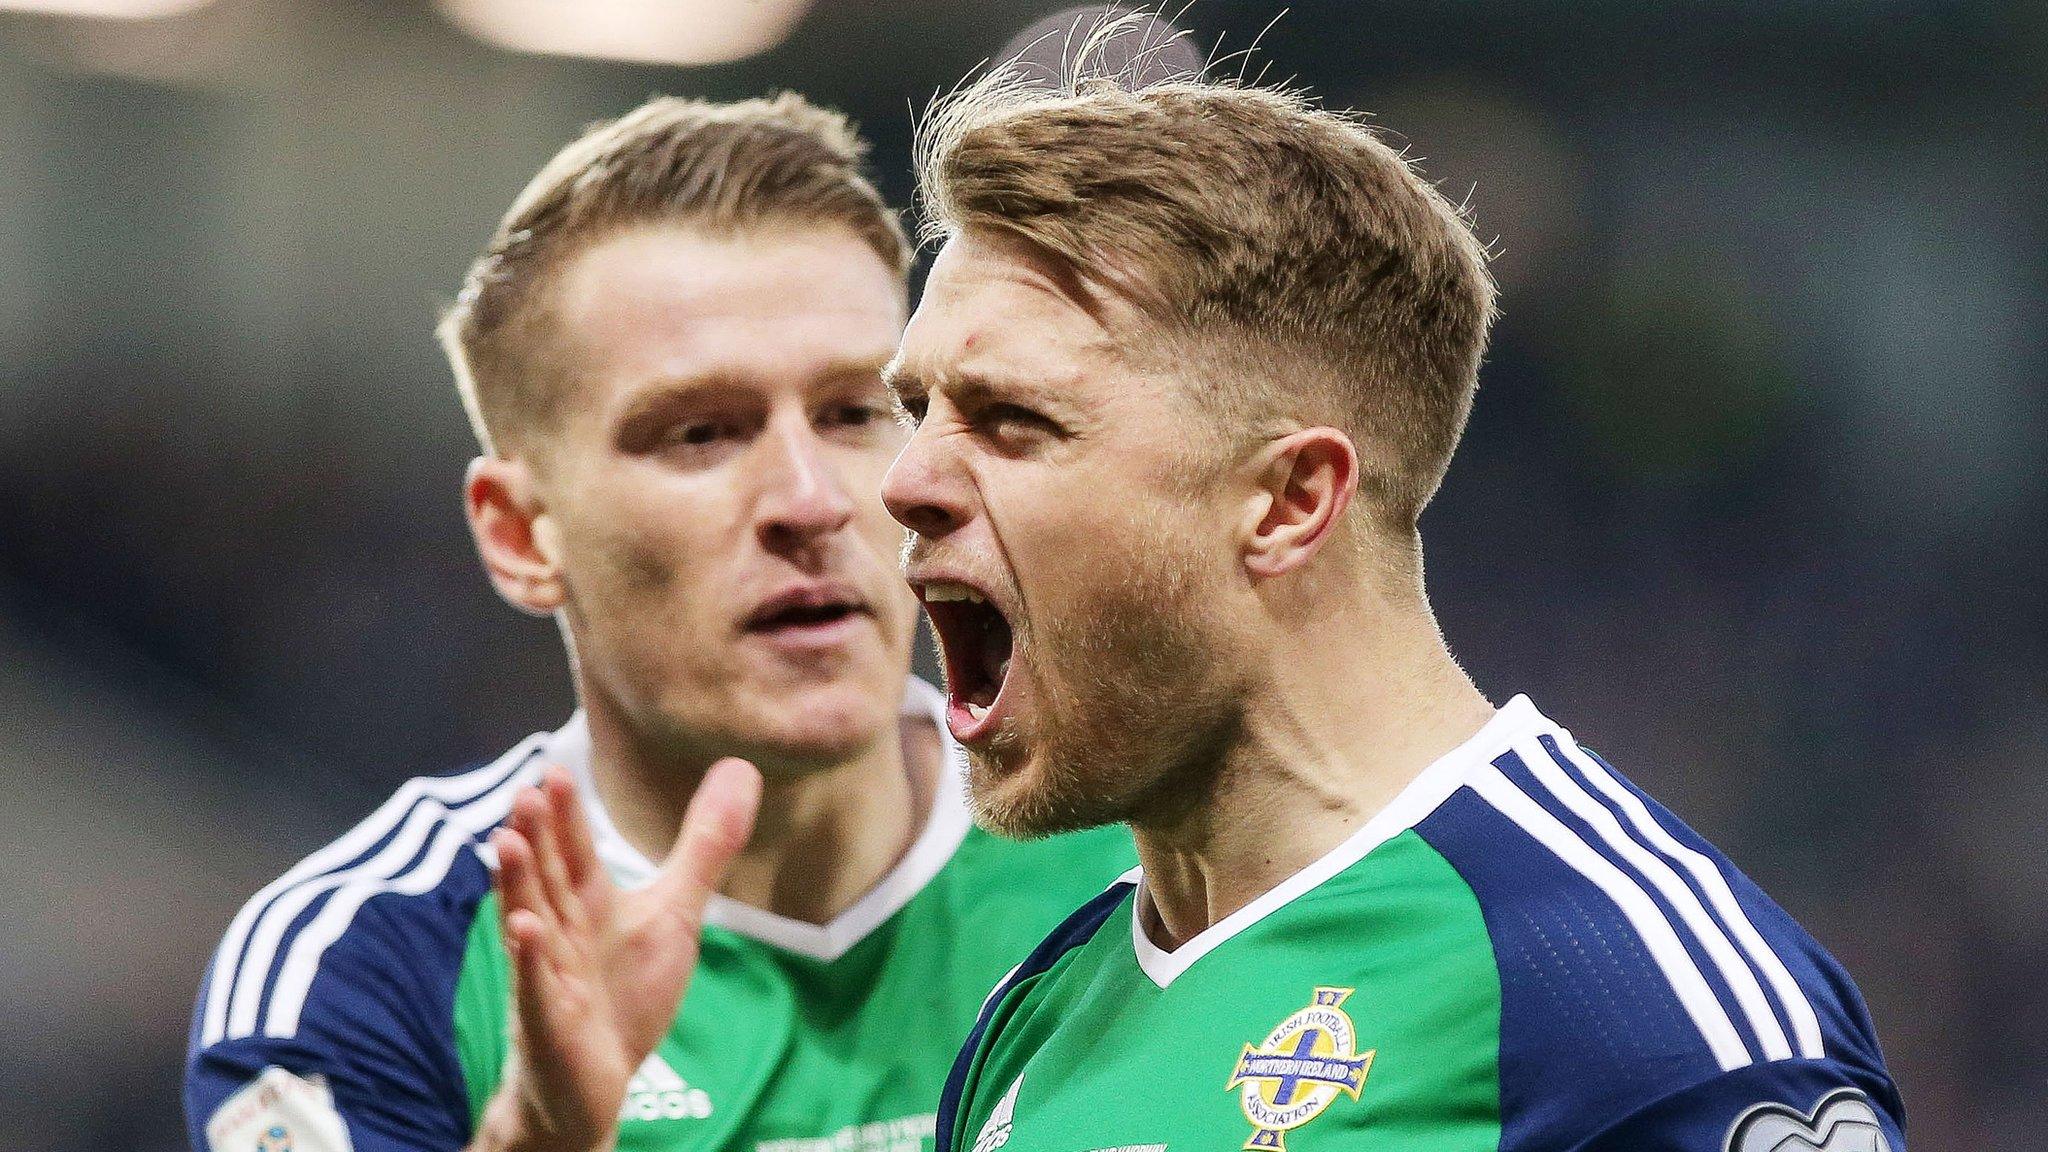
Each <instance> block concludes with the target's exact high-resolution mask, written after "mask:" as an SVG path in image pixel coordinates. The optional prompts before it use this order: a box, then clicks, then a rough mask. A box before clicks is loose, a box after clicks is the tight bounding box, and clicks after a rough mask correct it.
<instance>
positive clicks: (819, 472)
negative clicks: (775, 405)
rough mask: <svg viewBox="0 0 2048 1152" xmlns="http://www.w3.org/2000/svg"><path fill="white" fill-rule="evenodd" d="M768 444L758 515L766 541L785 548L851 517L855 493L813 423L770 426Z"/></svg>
mask: <svg viewBox="0 0 2048 1152" xmlns="http://www.w3.org/2000/svg"><path fill="white" fill-rule="evenodd" d="M763 447H765V448H766V449H767V450H768V453H769V457H768V474H767V475H766V476H765V477H763V479H762V487H761V504H760V515H759V524H760V532H761V538H762V542H763V543H764V544H766V545H767V546H768V547H769V548H770V549H772V550H784V549H787V548H790V547H792V546H798V545H802V544H804V543H806V542H808V541H810V540H814V539H816V538H818V537H820V536H829V535H831V534H832V533H834V532H837V531H839V530H840V529H841V528H844V527H846V526H847V524H849V523H851V522H852V520H853V514H854V511H855V508H856V505H855V504H854V500H853V497H852V495H851V494H849V493H848V492H847V491H846V486H845V485H844V484H843V483H841V482H840V477H839V473H838V470H837V469H835V468H834V467H833V466H832V462H831V460H830V459H829V458H828V457H827V456H826V454H825V445H824V444H823V442H821V441H820V440H819V438H818V434H817V432H816V431H814V430H813V429H812V428H811V426H810V425H809V424H808V423H801V424H799V423H797V422H794V421H791V422H789V423H787V424H784V425H781V426H777V427H772V428H770V429H769V431H768V443H767V444H765V445H764V446H763Z"/></svg>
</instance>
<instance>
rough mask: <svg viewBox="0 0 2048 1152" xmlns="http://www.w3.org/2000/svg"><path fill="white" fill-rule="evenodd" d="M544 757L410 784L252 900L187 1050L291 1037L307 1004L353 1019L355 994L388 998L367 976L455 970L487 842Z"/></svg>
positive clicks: (485, 886) (221, 956) (484, 875)
mask: <svg viewBox="0 0 2048 1152" xmlns="http://www.w3.org/2000/svg"><path fill="white" fill-rule="evenodd" d="M540 745H541V741H540V740H539V738H533V739H528V740H526V741H523V742H521V743H520V744H519V745H518V746H517V747H515V748H513V749H512V750H510V751H509V752H507V753H506V754H504V755H503V756H501V757H499V758H498V759H496V760H494V761H492V762H490V763H488V764H485V765H483V766H481V767H477V768H471V769H468V770H465V771H460V772H455V773H450V774H447V775H441V776H422V777H416V778H414V779H412V780H408V781H407V782H406V783H405V784H404V785H402V786H401V787H399V788H398V789H397V791H396V792H394V793H393V794H392V796H391V797H390V798H389V799H388V800H386V801H385V802H384V803H383V804H382V805H380V806H379V807H378V808H377V809H376V811H375V812H373V813H371V814H370V815H369V816H368V817H367V818H365V819H364V820H362V821H361V822H360V823H358V824H356V825H355V826H354V827H353V828H350V829H349V830H348V831H346V832H344V833H343V834H342V835H340V836H338V837H336V838H335V839H334V840H332V841H330V842H329V843H327V844H326V845H324V846H323V847H321V848H320V849H318V850H316V851H314V852H313V853H311V854H309V855H308V856H306V857H305V858H304V859H303V860H300V861H299V862H298V863H297V864H295V865H293V866H292V867H291V868H290V869H287V870H286V871H285V873H284V874H283V875H281V876H279V877H278V878H277V879H275V880H273V881H272V882H271V883H269V884H267V885H265V886H264V887H263V888H262V889H261V890H259V891H258V892H256V894H255V895H253V896H252V897H250V899H249V900H248V901H247V902H246V903H245V904H243V906H242V908H241V910H240V911H239V912H237V914H236V915H235V917H234V919H233V920H232V921H231V922H230V923H229V925H228V928H227V930H226V932H225V933H224V934H223V936H222V939H221V943H220V946H219V948H218V950H217V951H216V953H215V955H214V958H213V963H212V964H211V965H210V967H209V969H208V972H207V976H206V981H205V984H204V986H203V987H202V989H201V993H200V1002H199V1012H198V1018H197V1020H196V1021H195V1027H194V1041H195V1047H204V1046H206V1045H210V1044H215V1043H219V1042H222V1041H226V1040H234V1039H239V1038H246V1037H270V1038H273V1039H279V1038H290V1037H292V1036H294V1035H296V1034H297V1033H298V1031H299V1030H300V1027H301V1024H302V1022H303V1019H304V1017H305V1015H306V1013H307V1012H308V1010H309V1004H311V1002H313V1001H315V1000H316V993H317V994H318V995H317V999H319V1000H329V999H335V998H336V997H339V999H340V1000H341V1001H342V1003H339V1004H335V1005H331V1007H333V1008H334V1009H335V1010H338V1011H340V1012H343V1013H354V1012H356V1011H358V1010H360V1008H361V1006H360V1005H358V1004H355V1003H351V1002H350V1001H352V1000H353V999H354V997H353V996H351V995H350V989H352V988H356V987H358V986H361V985H364V984H376V985H378V986H386V985H385V984H384V982H383V981H381V980H374V979H366V977H368V976H369V974H370V972H371V970H384V971H392V970H398V971H405V972H419V973H422V974H424V973H425V972H426V971H428V970H432V969H440V968H446V967H449V965H450V964H452V963H453V962H455V961H456V960H457V959H459V952H460V949H461V946H462V941H463V939H464V938H465V937H466V935H467V933H468V928H469V919H470V917H471V916H472V915H473V914H474V912H475V909H476V906H477V904H478V902H479V901H480V900H481V899H482V897H483V896H484V895H485V894H486V893H487V892H488V891H489V888H490V872H489V867H488V861H487V860H486V859H485V855H486V853H487V848H486V847H485V844H484V838H485V837H486V836H488V834H489V832H490V830H491V829H492V828H494V827H496V826H497V825H498V824H499V823H500V822H502V821H503V820H504V818H505V816H506V815H507V813H508V812H509V811H510V806H511V801H512V797H513V795H514V794H515V793H516V791H517V790H518V788H519V787H520V786H522V785H524V784H526V783H529V782H531V780H532V779H533V778H534V777H535V776H536V775H537V773H538V771H539V767H540V765H539V757H538V752H539V748H540ZM451 949H452V951H451ZM450 970H451V971H452V969H450ZM337 977H338V978H337ZM311 1006H312V1007H313V1008H315V1009H317V1008H319V1007H321V1005H318V1004H312V1005H311Z"/></svg>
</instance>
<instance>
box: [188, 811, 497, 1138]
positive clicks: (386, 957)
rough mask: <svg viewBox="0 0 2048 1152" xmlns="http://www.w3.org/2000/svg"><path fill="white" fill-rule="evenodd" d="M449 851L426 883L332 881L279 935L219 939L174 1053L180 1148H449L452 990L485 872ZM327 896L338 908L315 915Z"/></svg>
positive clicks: (461, 1126)
mask: <svg viewBox="0 0 2048 1152" xmlns="http://www.w3.org/2000/svg"><path fill="white" fill-rule="evenodd" d="M456 856H457V858H456V859H453V860H451V861H450V863H449V866H448V868H447V870H446V871H445V872H443V873H442V875H441V879H440V880H439V881H438V882H437V883H435V884H433V885H432V886H431V887H428V888H427V889H426V890H424V891H418V892H415V891H410V890H408V888H409V886H406V885H403V884H402V883H401V884H392V883H388V882H387V883H384V884H381V885H374V886H371V889H370V891H369V892H368V893H367V894H365V893H364V891H363V890H362V889H361V888H358V889H356V890H353V891H352V890H350V889H349V887H348V886H347V884H346V883H337V884H334V885H331V886H330V888H331V890H330V891H327V892H324V893H322V894H321V896H320V897H319V899H318V900H316V901H314V902H311V903H309V904H308V906H307V907H306V908H305V909H304V910H303V912H302V913H301V914H300V915H299V916H298V918H297V920H296V921H295V922H294V923H293V924H291V925H290V926H289V927H288V928H286V929H285V930H284V931H283V932H282V933H281V934H278V935H276V936H274V937H270V938H266V937H265V936H264V935H263V934H262V933H261V932H260V931H259V932H257V933H254V934H252V936H253V940H254V942H253V943H247V944H244V946H242V947H241V948H239V949H232V950H231V946H232V945H233V944H234V943H235V937H234V934H233V933H232V931H231V934H230V940H229V941H228V942H227V943H225V944H224V945H223V947H222V950H221V952H220V953H219V954H217V955H216V956H215V958H214V962H213V966H212V969H211V971H210V972H209V974H208V978H207V981H206V986H205V987H204V988H203V989H202V990H201V994H200V999H199V1005H198V1009H197V1012H196V1013H195V1016H194V1021H193V1030H192V1042H191V1051H190V1056H189V1058H188V1060H187V1063H186V1068H185V1086H184V1096H185V1112H186V1123H187V1128H188V1133H189V1136H190V1139H191V1144H192V1147H193V1149H194V1152H282V1150H283V1149H286V1148H289V1149H291V1150H292V1152H459V1150H460V1149H461V1148H462V1147H463V1146H464V1144H465V1143H466V1142H467V1141H468V1139H469V1136H470V1131H471V1117H470V1114H469V1112H470V1108H469V1098H468V1093H467V1090H466V1087H465V1082H464V1079H463V1071H462V1066H461V1062H460V1059H459V1057H458V1056H457V1054H456V1050H455V1038H454V1018H453V1002H454V994H455V985H456V981H457V978H458V976H459V972H460V967H461V963H462V957H463V952H464V948H465V946H466V942H467V936H468V931H467V930H468V926H469V923H470V920H471V919H472V918H473V916H474V915H475V912H476V909H477V905H478V903H479V901H480V899H481V896H482V894H483V893H484V892H485V891H487V890H488V888H489V873H488V871H487V869H485V867H484V865H483V863H482V862H481V861H480V860H479V859H477V857H476V855H475V853H474V852H473V851H471V850H470V849H469V848H468V847H467V846H466V845H465V846H463V847H461V848H460V849H459V850H458V852H457V853H456ZM349 900H358V906H357V907H355V908H353V909H346V908H344V907H343V905H341V904H337V903H336V902H337V901H349ZM325 909H338V910H339V911H338V912H337V913H336V914H335V915H334V918H333V919H330V920H328V921H327V922H325V923H323V922H322V919H321V918H322V916H323V915H325V914H326V913H325V912H324V910H325ZM343 913H345V916H344V915H343ZM343 920H345V922H342V923H340V924H339V925H338V926H337V923H336V921H343ZM337 930H338V934H334V935H333V937H332V939H331V940H330V939H326V936H327V935H329V934H333V933H337ZM224 966H225V967H224ZM221 997H226V998H228V1000H230V1001H233V1000H235V999H237V998H240V999H241V1000H243V1001H246V1003H245V1004H233V1005H230V1004H228V1003H225V1002H224V1003H223V1004H221V1005H219V1006H216V1004H215V1000H216V999H217V998H221ZM230 1007H234V1008H237V1009H239V1011H229V1008H230ZM251 1009H253V1011H251Z"/></svg>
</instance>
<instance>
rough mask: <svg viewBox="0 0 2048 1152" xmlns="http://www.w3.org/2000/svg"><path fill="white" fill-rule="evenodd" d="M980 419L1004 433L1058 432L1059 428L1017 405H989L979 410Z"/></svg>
mask: <svg viewBox="0 0 2048 1152" xmlns="http://www.w3.org/2000/svg"><path fill="white" fill-rule="evenodd" d="M981 419H982V422H983V423H984V424H987V425H988V426H989V427H991V428H994V429H996V430H998V431H1004V432H1044V433H1052V434H1058V433H1059V431H1060V426H1059V425H1057V424H1055V423H1053V422H1052V421H1051V420H1050V419H1048V418H1046V417H1045V416H1042V415H1040V414H1039V413H1037V412H1033V411H1032V410H1031V409H1029V408H1025V407H1023V406H1022V405H1018V404H991V405H989V406H988V407H986V408H983V409H982V410H981Z"/></svg>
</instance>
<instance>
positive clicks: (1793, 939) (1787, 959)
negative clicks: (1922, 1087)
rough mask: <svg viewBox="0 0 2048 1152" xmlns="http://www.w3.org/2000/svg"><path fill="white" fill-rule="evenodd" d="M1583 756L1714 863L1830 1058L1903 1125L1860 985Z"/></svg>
mask: <svg viewBox="0 0 2048 1152" xmlns="http://www.w3.org/2000/svg"><path fill="white" fill-rule="evenodd" d="M1580 751H1582V752H1585V753H1586V755H1587V756H1589V757H1591V758H1592V759H1593V760H1594V761H1595V762H1596V763H1598V764H1599V765H1600V766H1601V767H1603V768H1606V769H1607V771H1608V773H1609V774H1610V775H1612V776H1613V777H1614V778H1615V779H1616V781H1618V782H1619V783H1620V784H1621V786H1622V787H1624V788H1626V789H1628V790H1629V791H1630V792H1632V793H1634V794H1635V795H1636V797H1637V798H1638V799H1640V800H1642V802H1643V804H1644V805H1645V807H1647V808H1648V809H1649V811H1650V814H1651V816H1652V817H1654V818H1655V819H1656V821H1657V823H1658V824H1660V825H1662V826H1663V828H1664V830H1665V831H1666V832H1668V833H1669V834H1670V835H1671V837H1672V838H1673V839H1675V840H1677V841H1678V842H1679V843H1680V844H1683V845H1685V846H1686V847H1688V848H1691V849H1692V850H1693V851H1695V852H1698V853H1700V854H1702V855H1704V856H1706V857H1707V858H1708V859H1709V860H1712V861H1713V862H1714V864H1715V866H1716V867H1717V868H1718V869H1719V870H1720V872H1721V875H1722V876H1723V877H1725V878H1726V879H1727V881H1728V886H1729V889H1730V890H1731V891H1732V892H1733V893H1734V895H1735V900H1736V902H1737V903H1738V904H1740V905H1741V906H1742V910H1743V912H1744V913H1745V914H1746V915H1747V916H1748V917H1749V921H1750V923H1751V924H1753V925H1755V927H1756V930H1757V933H1758V934H1759V935H1761V936H1762V937H1763V938H1764V942H1765V943H1766V944H1768V945H1769V946H1770V948H1771V951H1772V952H1774V953H1776V954H1777V956H1778V959H1779V960H1780V961H1782V962H1783V963H1784V965H1785V967H1786V969H1787V970H1788V971H1790V972H1791V974H1792V978H1793V979H1794V980H1796V981H1797V982H1798V984H1799V987H1800V988H1801V989H1802V990H1804V992H1805V993H1806V998H1807V1000H1808V1002H1809V1003H1811V1004H1812V1005H1813V1009H1814V1014H1815V1015H1816V1016H1818V1017H1819V1019H1820V1030H1821V1038H1822V1041H1823V1044H1824V1046H1825V1048H1826V1054H1827V1055H1828V1056H1829V1057H1830V1058H1832V1059H1834V1060H1837V1061H1839V1062H1841V1063H1842V1064H1844V1065H1846V1066H1849V1067H1853V1068H1858V1069H1864V1070H1868V1071H1872V1072H1874V1073H1876V1075H1875V1076H1874V1077H1873V1078H1872V1086H1871V1088H1870V1092H1871V1095H1872V1098H1873V1099H1874V1100H1875V1101H1876V1102H1877V1103H1878V1104H1879V1105H1880V1106H1881V1107H1883V1109H1884V1110H1885V1111H1886V1112H1887V1113H1889V1114H1890V1115H1892V1116H1894V1117H1898V1118H1899V1119H1900V1121H1901V1122H1903V1120H1904V1117H1905V1105H1904V1103H1903V1102H1902V1101H1901V1100H1900V1099H1899V1095H1898V1091H1897V1089H1896V1088H1895V1087H1893V1086H1892V1084H1891V1083H1890V1080H1889V1077H1888V1076H1886V1075H1885V1074H1884V1070H1885V1063H1884V1055H1883V1052H1882V1050H1881V1049H1880V1048H1879V1046H1878V1041H1877V1028H1876V1026H1875V1025H1874V1024H1872V1023H1871V1019H1870V1010H1869V1009H1868V1008H1867V1007H1866V1006H1865V1005H1864V1003H1863V996H1862V993H1860V992H1858V991H1857V989H1856V983H1855V981H1853V980H1851V979H1850V978H1849V973H1848V970H1847V969H1845V968H1843V967H1842V965H1841V963H1840V962H1839V961H1837V960H1836V959H1835V958H1834V957H1833V956H1832V955H1830V954H1829V953H1828V951H1827V950H1826V949H1825V948H1822V947H1821V946H1820V944H1819V942H1818V941H1816V940H1814V938H1813V937H1812V936H1811V935H1809V934H1808V933H1807V931H1806V929H1804V928H1802V927H1800V925H1799V923H1798V922H1797V921H1795V920H1794V919H1793V918H1792V916H1791V914H1790V913H1788V912H1786V911H1785V910H1784V909H1783V908H1781V907H1779V906H1778V904H1777V902H1776V901H1774V900H1772V899H1771V898H1770V897H1769V896H1768V895H1766V894H1765V893H1764V891H1763V889H1761V888H1759V887H1757V885H1756V883H1755V882H1754V881H1752V880H1750V878H1749V877H1748V876H1746V875H1744V874H1743V873H1742V871H1741V870H1740V869H1738V868H1736V867H1735V866H1734V865H1733V864H1732V863H1730V862H1729V860H1728V858H1727V857H1726V856H1723V855H1722V854H1721V852H1720V850H1719V849H1717V848H1715V847H1714V846H1713V845H1712V844H1711V843H1709V842H1708V841H1707V840H1706V838H1705V837H1702V836H1701V835H1700V834H1699V833H1697V832H1695V831H1693V830H1692V828H1690V827H1689V826H1687V825H1686V824H1685V822H1684V821H1682V820H1680V819H1678V817H1676V816H1674V815H1673V814H1672V813H1671V812H1670V811H1669V810H1668V809H1666V808H1665V807H1664V806H1663V805H1661V804H1659V803H1657V801H1656V800H1655V799H1653V798H1652V797H1651V796H1650V795H1649V794H1648V793H1646V792H1644V791H1643V790H1642V789H1640V788H1638V787H1636V785H1635V783H1634V782H1633V781H1631V780H1630V779H1629V778H1628V777H1626V776H1624V775H1622V774H1621V773H1619V772H1616V771H1614V768H1613V766H1612V765H1610V764H1608V763H1607V762H1606V761H1605V760H1602V759H1601V758H1600V756H1599V755H1598V754H1597V753H1595V752H1593V751H1592V750H1591V749H1588V748H1585V747H1584V746H1583V745H1581V746H1580ZM1788 1027H1789V1025H1788Z"/></svg>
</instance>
